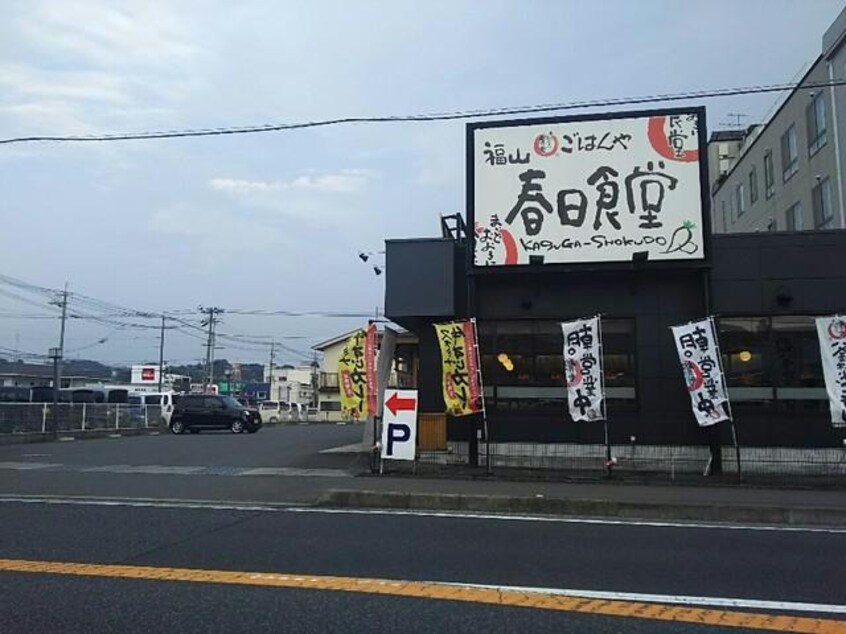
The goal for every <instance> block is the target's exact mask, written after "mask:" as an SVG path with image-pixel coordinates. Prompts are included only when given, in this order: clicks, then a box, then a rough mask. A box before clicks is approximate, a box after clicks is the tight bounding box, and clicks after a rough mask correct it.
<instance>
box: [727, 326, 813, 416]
mask: <svg viewBox="0 0 846 634" xmlns="http://www.w3.org/2000/svg"><path fill="white" fill-rule="evenodd" d="M719 330H720V348H721V353H722V357H723V366H724V369H725V377H726V384H727V385H728V388H729V395H730V397H731V401H732V407H733V408H735V407H738V408H746V407H750V408H757V407H760V406H761V405H764V404H766V405H767V406H770V407H771V406H773V404H774V405H775V406H776V407H777V408H779V409H782V410H786V411H791V412H795V413H797V414H799V415H807V413H808V412H811V411H819V412H822V411H826V410H827V409H828V399H827V397H826V393H825V389H824V385H825V383H824V379H823V373H822V364H821V362H820V355H819V343H818V340H817V333H816V328H815V325H814V318H813V317H808V316H798V315H796V316H778V317H753V318H732V317H723V318H721V319H720V320H719Z"/></svg>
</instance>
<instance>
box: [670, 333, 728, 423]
mask: <svg viewBox="0 0 846 634" xmlns="http://www.w3.org/2000/svg"><path fill="white" fill-rule="evenodd" d="M671 330H672V331H673V339H675V342H676V349H677V350H678V353H679V360H680V361H681V364H682V372H684V382H685V385H686V386H687V391H688V392H690V400H691V404H692V405H693V415H694V416H696V422H697V423H699V425H700V427H707V426H708V425H713V424H715V423H719V422H720V421H724V420H731V414H730V409H729V399H728V394H727V392H726V386H725V382H724V381H723V365H722V360H721V359H720V348H719V346H718V345H717V338H716V336H715V335H714V332H715V330H714V320H713V319H712V318H711V317H708V318H707V319H703V320H702V321H695V322H691V323H689V324H684V325H683V326H672V328H671Z"/></svg>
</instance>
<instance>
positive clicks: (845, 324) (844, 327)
mask: <svg viewBox="0 0 846 634" xmlns="http://www.w3.org/2000/svg"><path fill="white" fill-rule="evenodd" d="M828 336H829V337H831V338H832V339H846V321H844V320H843V319H833V320H832V321H831V323H830V324H829V325H828Z"/></svg>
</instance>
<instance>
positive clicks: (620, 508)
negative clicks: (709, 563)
mask: <svg viewBox="0 0 846 634" xmlns="http://www.w3.org/2000/svg"><path fill="white" fill-rule="evenodd" d="M315 503H316V504H317V505H318V506H325V507H339V508H351V507H354V508H371V509H375V508H380V509H415V510H430V511H472V512H481V513H488V512H490V513H529V514H553V515H571V516H581V517H603V518H625V519H634V518H637V519H646V520H649V519H652V520H664V521H701V522H739V523H756V524H779V525H797V526H799V525H801V526H829V527H846V491H843V490H797V489H776V488H754V487H751V486H737V485H735V486H719V485H714V486H685V485H677V484H672V485H670V484H668V485H662V484H629V483H625V482H619V483H618V482H607V483H605V482H603V483H600V482H597V483H571V482H515V481H505V480H482V479H475V480H470V479H449V478H439V479H435V478H420V477H403V476H363V477H359V478H354V479H352V480H349V481H347V482H345V483H344V488H343V489H330V490H326V491H324V492H323V493H321V495H320V496H319V497H318V498H317V500H316V502H315Z"/></svg>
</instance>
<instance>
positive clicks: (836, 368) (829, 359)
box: [816, 315, 846, 427]
mask: <svg viewBox="0 0 846 634" xmlns="http://www.w3.org/2000/svg"><path fill="white" fill-rule="evenodd" d="M816 323H817V335H818V336H819V340H820V354H821V355H822V367H823V376H824V377H825V390H826V392H827V393H828V402H829V405H830V408H831V424H832V425H834V426H835V427H844V426H846V317H842V316H839V315H838V316H834V317H818V318H817V320H816Z"/></svg>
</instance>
